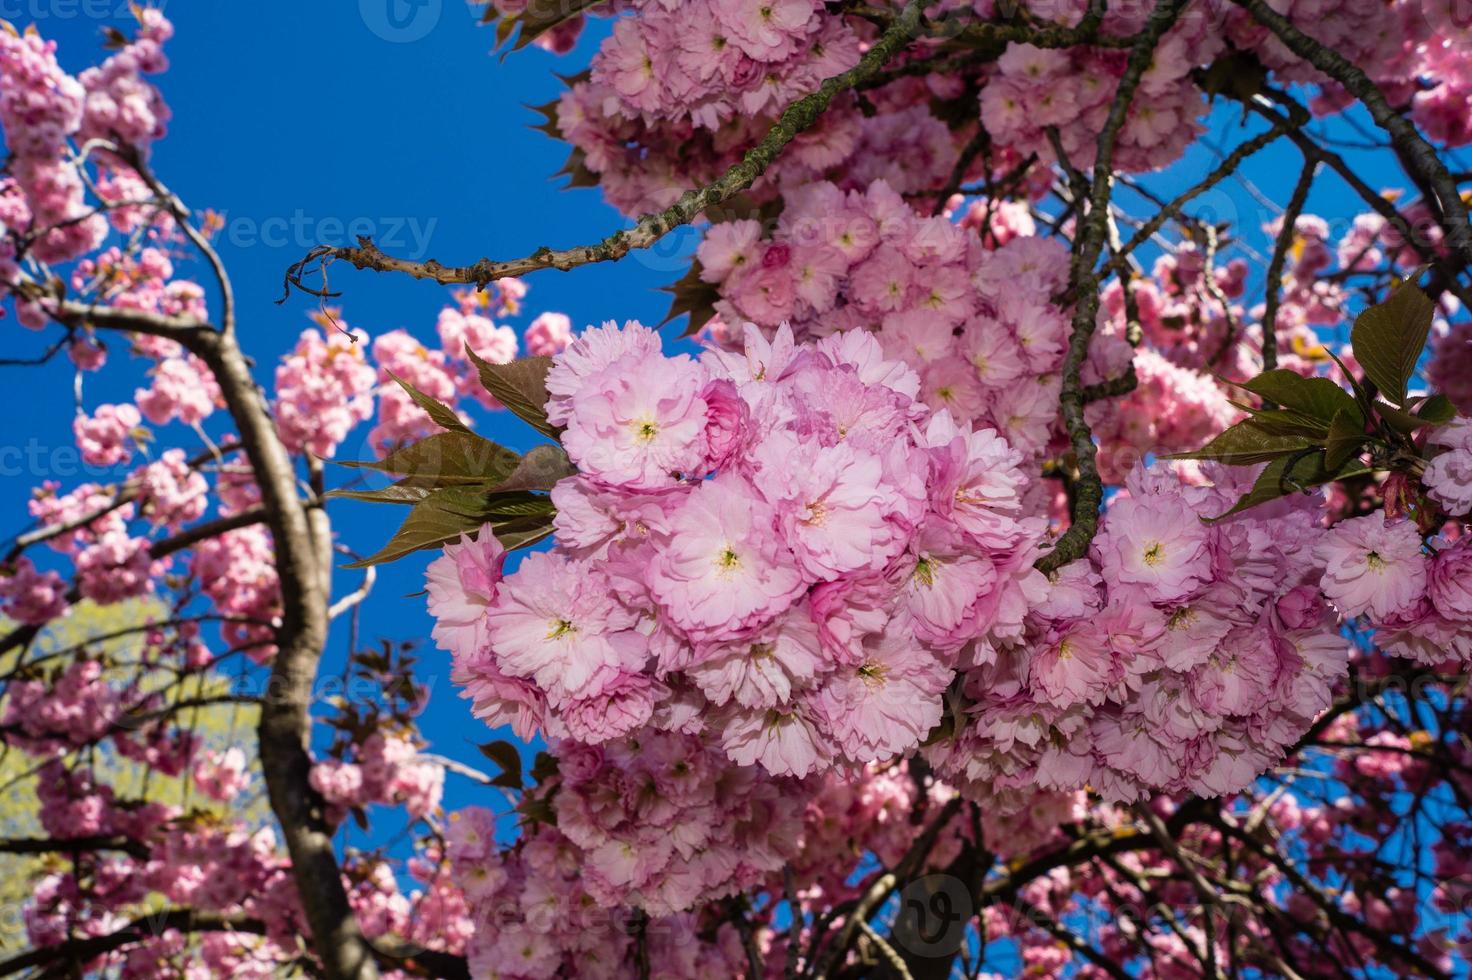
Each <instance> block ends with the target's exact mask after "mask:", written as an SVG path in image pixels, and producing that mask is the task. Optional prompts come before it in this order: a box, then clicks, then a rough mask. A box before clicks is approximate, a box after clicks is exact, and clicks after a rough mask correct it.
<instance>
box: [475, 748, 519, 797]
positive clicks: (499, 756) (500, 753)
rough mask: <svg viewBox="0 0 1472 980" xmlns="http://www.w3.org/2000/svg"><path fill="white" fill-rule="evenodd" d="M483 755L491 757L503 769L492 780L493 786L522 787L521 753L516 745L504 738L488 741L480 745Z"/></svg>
mask: <svg viewBox="0 0 1472 980" xmlns="http://www.w3.org/2000/svg"><path fill="white" fill-rule="evenodd" d="M477 748H479V749H480V753H481V755H483V756H485V757H486V758H487V759H490V760H491V761H492V762H494V763H495V764H496V766H497V767H498V768H499V769H500V770H501V771H500V773H498V774H497V775H496V776H495V777H494V778H493V779H492V780H491V785H492V786H504V787H506V788H507V789H521V788H522V785H523V784H522V781H521V753H520V752H518V751H517V750H516V746H514V745H512V744H511V743H510V742H507V741H505V740H504V739H497V740H496V741H494V742H486V743H485V744H484V745H479V746H477Z"/></svg>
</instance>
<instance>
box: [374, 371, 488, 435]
mask: <svg viewBox="0 0 1472 980" xmlns="http://www.w3.org/2000/svg"><path fill="white" fill-rule="evenodd" d="M388 376H389V377H390V378H393V379H394V380H395V381H397V382H398V383H399V387H400V388H403V389H404V390H405V391H407V392H408V393H409V397H410V398H412V399H414V404H416V405H418V406H419V407H420V408H422V409H424V410H425V412H427V413H428V414H429V418H430V421H432V422H433V423H434V424H435V425H437V426H439V427H440V428H441V429H447V430H449V431H450V432H469V431H470V429H469V428H467V427H466V425H465V423H464V422H462V421H460V416H458V415H456V414H455V410H454V409H453V408H451V407H450V406H448V405H446V404H445V403H444V402H442V401H440V400H439V399H438V398H433V397H431V396H429V395H426V394H425V393H424V392H422V391H420V390H419V389H418V388H416V387H414V386H413V385H411V384H410V383H409V382H407V381H405V380H404V379H403V378H401V377H399V376H398V375H397V374H394V373H393V372H392V371H389V372H388Z"/></svg>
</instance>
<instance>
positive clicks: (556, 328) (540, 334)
mask: <svg viewBox="0 0 1472 980" xmlns="http://www.w3.org/2000/svg"><path fill="white" fill-rule="evenodd" d="M570 343H572V321H571V320H569V319H568V318H567V314H565V313H542V314H540V315H539V316H538V317H537V318H536V319H535V320H533V321H532V322H531V323H529V324H527V328H526V349H527V351H528V353H530V354H531V355H532V356H534V357H551V356H552V355H553V354H558V353H561V352H562V350H563V349H565V348H566V347H567V345H568V344H570Z"/></svg>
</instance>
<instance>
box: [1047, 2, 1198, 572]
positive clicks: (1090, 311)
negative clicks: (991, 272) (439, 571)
mask: <svg viewBox="0 0 1472 980" xmlns="http://www.w3.org/2000/svg"><path fill="white" fill-rule="evenodd" d="M1185 4H1186V0H1157V2H1156V4H1155V9H1154V10H1152V11H1151V12H1150V19H1149V20H1148V21H1147V22H1146V24H1145V27H1144V29H1142V30H1141V31H1140V33H1139V36H1138V37H1136V39H1135V43H1134V45H1133V47H1131V49H1130V57H1129V61H1128V63H1127V64H1126V66H1125V73H1124V77H1123V78H1121V79H1120V80H1119V90H1118V91H1117V92H1116V93H1115V95H1114V101H1113V103H1111V104H1110V106H1109V115H1108V117H1107V118H1106V119H1105V121H1104V128H1103V129H1102V130H1100V132H1099V143H1098V152H1097V153H1096V155H1095V160H1094V183H1093V188H1092V190H1091V192H1090V197H1089V211H1088V213H1087V214H1082V215H1081V216H1080V219H1079V229H1078V233H1077V236H1076V239H1075V241H1074V248H1073V264H1072V266H1071V268H1070V270H1069V293H1070V295H1071V296H1072V297H1073V300H1074V303H1075V304H1076V305H1075V308H1074V314H1073V333H1072V335H1071V336H1070V337H1069V340H1068V353H1067V355H1066V357H1065V358H1064V361H1063V390H1062V393H1061V394H1060V395H1059V402H1060V403H1061V405H1062V408H1063V421H1064V425H1065V426H1066V427H1067V429H1068V438H1069V442H1070V444H1071V445H1072V447H1073V454H1074V457H1075V458H1076V465H1077V466H1078V480H1077V482H1076V484H1075V491H1076V492H1075V495H1074V499H1073V508H1072V513H1071V515H1070V516H1071V521H1070V523H1069V525H1068V530H1066V531H1064V532H1063V535H1062V536H1061V537H1060V538H1059V539H1058V541H1057V543H1056V544H1055V545H1054V546H1053V549H1052V550H1051V551H1049V552H1048V553H1047V554H1045V555H1043V557H1042V558H1040V559H1038V562H1037V567H1038V569H1039V570H1040V571H1042V572H1045V573H1046V572H1053V571H1055V570H1057V569H1059V568H1061V567H1063V566H1064V565H1066V564H1068V563H1069V562H1071V561H1073V560H1074V559H1076V558H1080V557H1082V556H1083V555H1084V553H1085V552H1086V551H1088V548H1089V543H1090V542H1091V541H1093V540H1094V534H1095V532H1096V531H1097V530H1098V528H1099V507H1100V505H1102V504H1103V502H1104V484H1103V481H1102V480H1101V479H1100V478H1099V466H1098V460H1097V456H1096V450H1095V447H1094V434H1093V432H1092V431H1091V430H1090V429H1089V423H1088V421H1087V420H1086V419H1085V418H1084V393H1083V382H1082V378H1081V375H1082V372H1083V364H1084V360H1085V359H1086V358H1087V357H1088V353H1089V341H1091V340H1092V339H1093V337H1094V327H1095V324H1096V322H1097V319H1098V313H1099V278H1100V277H1099V275H1098V274H1097V273H1096V272H1095V271H1094V266H1095V264H1096V263H1097V262H1098V260H1099V253H1100V252H1101V251H1102V249H1103V246H1104V236H1105V233H1106V231H1107V222H1108V216H1109V196H1110V190H1111V186H1112V181H1113V175H1112V174H1111V172H1110V171H1111V169H1112V165H1113V163H1114V147H1115V143H1116V142H1117V141H1118V139H1119V131H1120V129H1121V128H1123V126H1124V123H1125V118H1126V116H1127V115H1128V113H1129V107H1130V103H1131V102H1132V101H1133V99H1134V94H1135V90H1136V89H1137V88H1138V87H1139V85H1140V78H1141V77H1142V76H1143V75H1144V74H1145V70H1146V69H1147V68H1149V67H1150V62H1151V60H1152V59H1153V58H1154V54H1155V46H1156V45H1157V44H1158V43H1159V42H1160V38H1161V37H1162V36H1163V35H1164V34H1165V32H1166V31H1167V30H1169V29H1170V27H1171V25H1172V24H1174V23H1175V22H1176V18H1177V17H1179V16H1180V13H1181V10H1182V8H1183V7H1184V6H1185Z"/></svg>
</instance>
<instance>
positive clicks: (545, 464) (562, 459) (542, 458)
mask: <svg viewBox="0 0 1472 980" xmlns="http://www.w3.org/2000/svg"><path fill="white" fill-rule="evenodd" d="M577 472H578V468H577V467H576V466H574V465H572V460H570V459H568V458H567V453H565V452H563V451H562V447H561V446H549V445H545V444H544V445H541V446H533V447H532V449H531V450H530V451H528V452H527V454H526V455H525V456H523V457H521V462H520V463H517V464H516V469H515V470H513V471H512V473H511V475H510V476H508V477H507V478H506V479H505V480H503V481H502V482H500V483H498V484H496V487H495V489H496V490H498V491H501V492H508V491H511V490H551V489H552V488H553V487H555V486H557V483H558V481H559V480H562V479H564V478H566V477H569V476H576V475H577Z"/></svg>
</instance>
